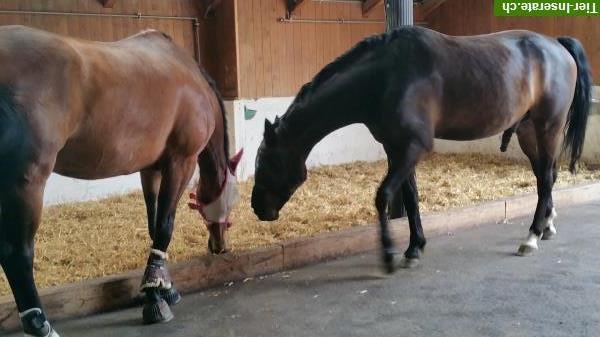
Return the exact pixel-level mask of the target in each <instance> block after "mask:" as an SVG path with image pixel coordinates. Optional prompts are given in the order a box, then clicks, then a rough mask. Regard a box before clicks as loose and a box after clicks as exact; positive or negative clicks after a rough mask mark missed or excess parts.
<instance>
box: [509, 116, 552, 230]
mask: <svg viewBox="0 0 600 337" xmlns="http://www.w3.org/2000/svg"><path fill="white" fill-rule="evenodd" d="M517 137H518V139H519V146H520V147H521V150H523V153H524V154H525V155H526V156H527V158H528V159H529V162H530V164H531V169H532V170H533V174H534V175H535V177H536V179H538V165H539V163H538V162H539V159H538V149H537V139H536V132H535V127H534V125H533V121H532V120H531V119H529V118H528V119H525V120H524V121H523V122H521V124H520V126H519V128H518V130H517ZM556 178H557V170H556V160H555V161H554V163H553V165H552V184H554V183H555V182H556ZM556 215H557V214H556V210H555V208H554V205H553V202H552V198H550V199H549V200H548V205H547V208H546V216H545V219H546V220H545V221H546V225H545V227H544V233H543V235H542V240H549V239H550V238H552V237H553V236H554V235H555V234H556V227H555V226H554V219H555V218H556Z"/></svg>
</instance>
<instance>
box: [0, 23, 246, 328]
mask: <svg viewBox="0 0 600 337" xmlns="http://www.w3.org/2000/svg"><path fill="white" fill-rule="evenodd" d="M227 154H228V142H227V129H226V121H225V116H224V109H223V105H222V100H221V98H220V95H219V94H218V92H217V91H216V89H215V87H214V83H213V82H212V81H211V80H210V79H209V78H208V76H206V74H205V73H203V71H202V70H201V69H200V68H199V66H198V64H197V63H196V62H195V61H194V59H193V58H192V57H190V56H188V54H187V52H186V51H184V50H183V49H182V48H180V47H178V46H177V45H176V44H175V43H174V42H173V41H171V39H170V38H169V37H168V36H166V35H164V34H162V33H160V32H157V31H154V30H149V31H145V32H142V33H139V34H137V35H134V36H132V37H129V38H126V39H124V40H121V41H118V42H114V43H100V42H89V41H82V40H78V39H73V38H67V37H62V36H58V35H55V34H51V33H48V32H44V31H39V30H35V29H31V28H27V27H21V26H4V27H1V28H0V168H1V172H0V173H1V174H0V263H1V264H2V267H3V269H4V271H5V273H6V276H7V278H8V281H9V283H10V286H11V288H12V291H13V295H14V297H15V301H16V304H17V307H18V309H19V312H20V317H21V321H22V324H23V329H24V330H25V333H26V335H29V336H58V334H56V332H55V331H54V330H53V329H52V327H51V326H50V324H49V323H48V322H47V320H46V318H45V315H44V313H43V311H42V309H41V308H42V306H41V303H40V299H39V297H38V294H37V290H36V287H35V284H34V279H33V272H32V268H33V251H34V249H33V242H34V241H33V239H34V235H35V233H36V230H37V228H38V225H39V223H40V217H41V213H42V196H43V193H44V186H45V183H46V180H47V178H48V176H49V175H50V173H52V172H56V173H59V174H62V175H65V176H69V177H74V178H79V179H100V178H106V177H113V176H118V175H123V174H130V173H133V172H140V173H141V180H142V187H143V192H144V198H145V201H146V207H147V212H148V228H149V232H150V237H151V238H152V241H153V244H152V248H151V252H150V254H149V258H148V266H147V269H146V273H145V276H144V280H143V284H142V289H143V290H144V291H145V292H146V294H147V295H148V296H147V297H148V301H147V303H146V304H145V306H144V321H145V322H147V323H153V322H159V321H166V320H169V319H170V318H172V314H171V312H170V309H169V305H168V303H167V302H169V303H171V304H173V303H175V302H177V301H178V299H179V294H177V292H176V291H175V289H174V288H173V287H172V282H171V280H170V278H169V274H168V271H167V269H166V265H165V260H166V257H167V254H166V252H167V248H168V246H169V243H170V241H171V235H172V231H173V223H174V219H175V210H176V206H177V203H178V201H179V199H180V197H181V195H182V193H183V192H184V190H185V189H186V186H187V185H188V182H189V180H190V178H191V177H192V175H193V173H194V170H195V167H196V165H199V167H200V171H201V178H200V184H199V187H198V189H197V191H196V192H197V195H198V198H197V200H194V202H193V203H192V206H193V207H195V208H199V209H202V210H204V214H206V216H207V220H208V222H209V224H208V226H209V229H210V234H211V237H210V248H211V250H212V251H213V252H215V253H218V252H221V251H222V250H224V248H225V238H224V231H225V229H226V228H227V225H228V224H227V216H228V214H229V211H230V210H231V207H232V204H233V196H234V194H235V192H236V187H235V177H234V176H233V172H234V170H235V167H236V164H237V161H238V160H239V156H238V157H236V158H235V159H234V160H229V159H228V156H227ZM99 248H100V247H99Z"/></svg>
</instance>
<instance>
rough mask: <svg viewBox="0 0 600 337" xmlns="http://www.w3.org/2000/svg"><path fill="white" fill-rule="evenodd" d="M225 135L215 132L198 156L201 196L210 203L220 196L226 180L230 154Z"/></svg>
mask: <svg viewBox="0 0 600 337" xmlns="http://www.w3.org/2000/svg"><path fill="white" fill-rule="evenodd" d="M223 137H224V135H223V134H222V133H219V132H216V131H215V132H214V133H213V136H212V138H211V139H210V141H209V142H208V145H207V146H206V148H204V150H202V153H200V156H199V157H198V165H199V166H200V190H199V192H200V193H199V194H198V195H199V196H200V197H201V198H203V199H206V200H201V201H202V202H205V203H209V202H211V201H213V199H214V197H218V194H219V193H220V192H221V187H222V186H223V183H224V182H225V178H226V175H227V170H228V155H227V153H225V145H224V138H223Z"/></svg>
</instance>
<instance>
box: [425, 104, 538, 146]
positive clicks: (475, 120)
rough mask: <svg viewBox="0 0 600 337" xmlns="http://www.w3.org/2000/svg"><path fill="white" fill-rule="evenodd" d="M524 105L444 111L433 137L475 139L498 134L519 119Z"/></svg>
mask: <svg viewBox="0 0 600 337" xmlns="http://www.w3.org/2000/svg"><path fill="white" fill-rule="evenodd" d="M526 111H527V109H526V108H525V107H519V108H513V109H508V110H504V109H500V110H491V109H490V110H486V111H480V110H479V109H475V108H473V109H468V110H467V109H464V110H460V111H458V112H457V111H445V112H443V113H442V114H441V116H442V117H441V118H440V119H439V120H438V121H437V123H436V127H435V138H438V139H447V140H477V139H482V138H487V137H491V136H493V135H496V134H499V133H501V132H503V131H505V130H506V129H508V128H510V127H511V126H513V125H514V124H515V123H516V122H518V121H519V120H521V119H522V118H523V116H524V115H525V113H526Z"/></svg>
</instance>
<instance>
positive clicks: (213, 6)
mask: <svg viewBox="0 0 600 337" xmlns="http://www.w3.org/2000/svg"><path fill="white" fill-rule="evenodd" d="M203 2H204V17H205V18H207V17H210V16H212V15H213V14H214V13H215V11H216V10H217V7H219V5H220V4H221V2H222V0H204V1H203Z"/></svg>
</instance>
